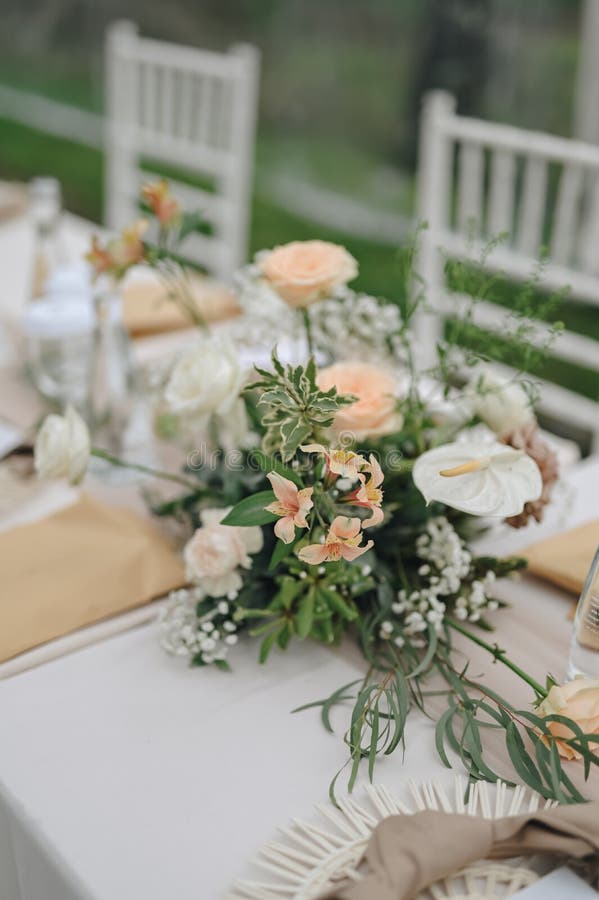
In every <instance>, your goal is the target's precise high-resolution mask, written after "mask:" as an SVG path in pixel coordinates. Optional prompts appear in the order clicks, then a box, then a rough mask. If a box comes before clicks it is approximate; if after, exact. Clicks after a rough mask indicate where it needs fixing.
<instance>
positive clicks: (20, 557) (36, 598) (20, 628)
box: [0, 497, 185, 662]
mask: <svg viewBox="0 0 599 900" xmlns="http://www.w3.org/2000/svg"><path fill="white" fill-rule="evenodd" d="M0 572H1V573H2V595H1V598H0V662H2V661H4V660H8V659H11V658H13V657H15V656H17V655H18V654H20V653H23V652H24V651H27V650H30V649H31V648H33V647H37V646H39V645H41V644H44V643H46V642H47V641H51V640H53V639H54V638H58V637H62V636H63V635H66V634H70V633H72V632H74V631H76V630H77V629H79V628H82V627H84V626H87V625H91V624H92V623H95V622H99V621H101V620H103V619H107V618H109V617H110V616H114V615H116V614H118V613H122V612H124V611H126V610H131V609H133V608H135V607H138V606H141V605H143V604H145V603H148V602H149V601H150V600H152V599H154V598H156V597H159V596H161V595H163V594H165V593H166V592H167V591H169V590H172V589H173V588H175V587H179V586H180V585H182V584H183V583H184V581H185V577H184V572H183V566H182V563H181V560H180V558H179V556H178V554H177V553H175V551H174V550H173V549H172V548H171V547H170V545H169V543H168V542H167V541H166V540H165V539H164V538H163V537H162V536H161V535H160V534H159V533H158V532H157V531H156V530H155V528H154V527H153V526H152V525H151V524H150V523H148V522H145V521H144V520H143V519H141V518H139V517H138V516H137V515H135V514H134V513H132V512H130V511H129V510H126V509H122V508H120V507H110V506H106V505H105V504H103V503H100V502H99V501H97V500H93V499H91V498H89V497H83V498H82V499H81V500H79V501H78V502H77V503H75V504H73V505H71V506H68V507H67V508H66V509H62V510H60V512H57V513H54V515H51V516H48V517H47V518H45V519H42V520H40V521H38V522H34V523H31V524H27V525H22V526H20V527H16V528H12V529H10V530H9V531H6V532H4V533H2V534H0Z"/></svg>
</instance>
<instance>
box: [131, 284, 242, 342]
mask: <svg viewBox="0 0 599 900" xmlns="http://www.w3.org/2000/svg"><path fill="white" fill-rule="evenodd" d="M188 285H189V290H190V293H191V296H192V298H193V301H194V302H195V304H196V307H197V310H198V312H199V313H200V315H201V316H202V318H203V319H204V320H205V321H206V322H220V321H223V320H225V319H230V318H232V317H233V316H235V315H238V313H239V306H238V305H237V301H236V299H235V296H234V295H233V294H232V292H231V291H230V290H229V289H228V288H227V287H226V286H225V285H224V284H221V283H220V282H218V281H215V280H213V279H211V278H206V277H203V276H201V275H199V274H196V273H193V274H190V275H189V278H188ZM121 293H122V298H123V321H124V324H125V327H126V328H127V330H128V331H129V333H130V334H131V336H132V337H145V336H148V335H152V334H162V333H163V332H167V331H178V330H180V329H183V328H189V327H190V326H191V325H192V324H193V323H192V322H191V320H190V318H189V317H188V316H186V315H185V314H184V313H183V312H182V311H181V309H180V308H179V306H178V305H177V304H176V303H175V302H174V301H173V300H169V298H168V290H167V288H166V287H165V285H164V283H163V282H162V281H160V280H159V279H158V278H157V276H156V275H155V274H154V273H152V272H147V271H144V272H139V271H133V272H132V273H131V274H130V276H129V277H128V278H126V279H125V281H124V283H123V286H122V289H121Z"/></svg>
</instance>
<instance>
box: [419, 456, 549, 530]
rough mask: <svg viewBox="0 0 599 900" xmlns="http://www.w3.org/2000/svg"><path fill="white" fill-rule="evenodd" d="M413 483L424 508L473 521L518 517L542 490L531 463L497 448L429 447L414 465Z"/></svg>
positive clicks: (536, 498) (539, 474)
mask: <svg viewBox="0 0 599 900" xmlns="http://www.w3.org/2000/svg"><path fill="white" fill-rule="evenodd" d="M413 478H414V484H415V485H416V487H417V488H418V490H419V491H420V492H421V493H422V494H423V496H424V498H425V500H426V502H427V503H431V502H432V501H436V502H438V503H444V504H445V505H446V506H451V507H452V508H453V509H459V510H461V511H462V512H465V513H470V515H473V516H497V517H499V518H507V517H508V516H517V515H518V514H519V513H521V512H522V510H523V508H524V504H525V503H528V502H529V501H532V500H538V498H539V497H540V496H541V492H542V490H543V480H542V478H541V473H540V471H539V467H538V466H537V464H536V462H535V461H534V460H533V459H531V457H530V456H527V455H526V453H524V451H522V450H515V449H514V448H513V447H507V446H506V445H505V444H500V443H498V442H494V443H471V444H467V443H463V442H455V443H452V444H443V445H442V446H440V447H434V448H433V449H432V450H428V451H427V452H426V453H423V454H422V456H420V457H419V458H418V459H417V460H416V463H415V465H414V470H413Z"/></svg>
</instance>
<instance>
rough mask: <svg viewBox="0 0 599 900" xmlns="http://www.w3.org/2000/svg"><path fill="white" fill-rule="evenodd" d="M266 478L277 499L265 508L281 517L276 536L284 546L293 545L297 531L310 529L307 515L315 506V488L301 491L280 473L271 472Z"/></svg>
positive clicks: (276, 528)
mask: <svg viewBox="0 0 599 900" xmlns="http://www.w3.org/2000/svg"><path fill="white" fill-rule="evenodd" d="M266 477H267V478H268V480H269V481H270V483H271V485H272V489H273V491H274V493H275V497H276V498H277V499H276V500H275V501H274V503H271V504H270V505H269V506H265V507H264V508H265V509H266V510H267V511H268V512H271V513H274V515H275V516H281V518H280V519H279V521H278V522H276V523H275V534H276V536H277V537H278V538H280V539H281V540H282V541H283V543H284V544H291V542H292V541H293V540H294V539H295V529H296V528H307V527H308V522H307V521H306V515H307V513H308V512H309V511H310V510H311V509H312V507H313V506H314V503H313V501H312V491H313V490H314V488H311V487H308V488H302V489H301V490H300V489H299V488H298V487H297V485H295V484H294V483H293V481H290V480H289V479H288V478H284V477H283V476H282V475H279V474H278V472H269V473H268V475H267V476H266Z"/></svg>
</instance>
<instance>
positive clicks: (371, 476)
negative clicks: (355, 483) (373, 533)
mask: <svg viewBox="0 0 599 900" xmlns="http://www.w3.org/2000/svg"><path fill="white" fill-rule="evenodd" d="M365 469H366V471H367V472H368V478H366V475H364V473H362V472H361V473H360V474H359V475H358V478H359V479H360V482H361V484H360V487H359V488H356V490H355V491H352V493H351V494H348V495H347V497H345V498H344V499H345V501H346V502H348V503H353V505H354V506H361V507H363V508H364V509H369V510H370V513H371V515H370V516H369V518H368V519H364V520H363V521H362V528H372V526H373V525H380V524H381V522H382V521H383V519H384V517H385V515H384V513H383V510H382V509H381V503H382V502H383V492H382V490H381V484H382V483H383V479H384V477H385V476H384V474H383V470H382V469H381V467H380V465H379V463H378V460H377V459H376V457H375V456H374V455H373V454H372V453H371V454H370V461H369V462H367V463H366V466H365Z"/></svg>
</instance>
